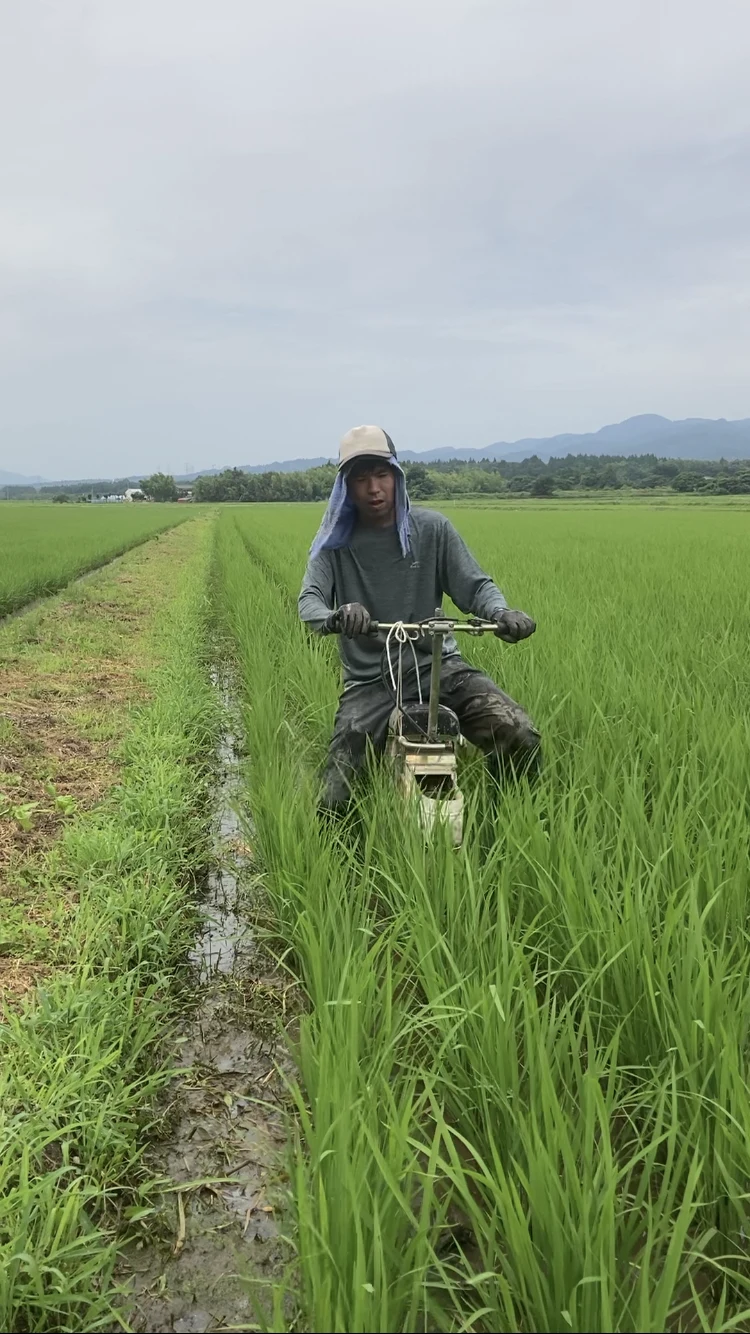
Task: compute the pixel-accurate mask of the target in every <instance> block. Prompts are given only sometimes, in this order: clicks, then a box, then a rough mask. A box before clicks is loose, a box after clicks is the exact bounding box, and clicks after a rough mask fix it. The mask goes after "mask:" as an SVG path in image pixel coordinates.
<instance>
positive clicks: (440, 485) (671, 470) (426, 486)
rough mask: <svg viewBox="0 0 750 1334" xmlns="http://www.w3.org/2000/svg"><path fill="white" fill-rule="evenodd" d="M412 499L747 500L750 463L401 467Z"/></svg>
mask: <svg viewBox="0 0 750 1334" xmlns="http://www.w3.org/2000/svg"><path fill="white" fill-rule="evenodd" d="M404 472H405V473H406V479H407V485H408V487H409V494H410V495H411V496H412V497H413V498H414V499H415V500H429V499H430V498H431V497H435V498H436V499H437V498H442V499H446V498H450V497H452V496H456V497H457V496H483V495H487V496H493V495H494V496H497V495H521V496H523V495H528V496H551V495H554V494H556V493H557V492H564V491H582V490H583V491H604V490H621V489H622V488H623V487H628V488H631V489H634V490H638V491H653V490H656V489H662V490H663V489H671V490H673V491H678V492H692V493H696V494H699V493H701V494H707V495H747V494H750V461H748V462H737V463H735V462H727V461H726V460H723V459H722V460H713V461H708V462H706V463H701V462H695V461H694V460H689V461H686V460H682V459H658V458H656V456H655V455H653V454H640V455H637V456H631V457H627V458H626V457H624V456H620V457H616V456H612V455H608V456H606V457H604V458H600V457H599V456H598V455H594V454H576V455H573V454H569V455H568V456H567V457H566V458H561V459H554V458H553V459H550V460H549V462H548V463H545V462H544V461H543V460H542V459H540V458H537V457H534V458H530V459H525V460H524V461H523V462H522V463H504V462H500V461H495V460H489V459H488V460H483V461H481V462H466V461H463V460H458V459H449V460H446V462H444V463H429V464H424V463H405V464H404ZM335 475H336V469H335V465H334V464H332V463H331V464H326V465H325V466H324V467H322V468H310V469H309V470H308V471H307V472H263V473H247V472H242V471H241V469H239V468H227V469H226V470H225V471H224V472H221V473H217V474H216V475H215V476H213V477H199V478H198V479H197V481H196V482H195V485H194V487H193V499H194V500H197V501H250V502H258V501H284V500H286V501H290V500H326V499H327V497H328V495H329V493H330V490H331V487H332V485H333V480H334V477H335Z"/></svg>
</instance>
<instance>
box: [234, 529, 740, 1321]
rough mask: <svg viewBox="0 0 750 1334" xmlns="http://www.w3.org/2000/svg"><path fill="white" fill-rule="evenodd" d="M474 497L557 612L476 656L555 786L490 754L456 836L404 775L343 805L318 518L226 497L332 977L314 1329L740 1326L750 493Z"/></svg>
mask: <svg viewBox="0 0 750 1334" xmlns="http://www.w3.org/2000/svg"><path fill="white" fill-rule="evenodd" d="M452 517H453V518H454V520H455V521H456V522H457V523H458V525H459V527H461V528H462V530H463V531H464V534H465V536H466V538H467V540H468V541H469V542H470V544H471V545H472V547H473V548H474V550H475V551H476V553H477V555H478V556H479V558H480V560H482V562H483V563H484V565H485V567H486V568H488V569H489V570H490V571H491V572H492V573H493V575H494V576H495V577H496V578H497V581H498V582H499V584H500V586H501V587H502V588H503V589H504V591H505V593H506V596H507V597H508V600H509V602H510V603H511V605H520V606H523V607H524V608H526V609H527V610H529V611H531V612H532V613H533V614H534V615H535V617H536V618H537V620H538V622H539V631H538V633H537V636H536V637H535V638H534V640H533V641H531V643H530V644H529V645H528V646H524V648H522V649H515V650H509V649H507V648H506V647H504V646H502V645H500V644H498V643H497V642H492V643H489V644H488V643H486V642H482V643H480V644H477V645H476V646H474V645H472V650H471V656H472V657H473V658H475V659H476V660H477V661H479V662H481V663H482V665H483V666H485V667H486V669H487V670H488V671H490V672H491V673H492V674H494V675H495V677H496V679H498V680H499V681H500V683H501V684H502V685H503V686H504V688H506V689H508V690H509V692H510V693H511V694H513V695H515V696H516V698H519V699H520V700H521V701H522V702H523V703H524V705H525V706H526V707H527V708H528V709H529V711H530V712H531V714H532V716H533V717H534V718H535V719H536V720H537V722H538V723H539V725H540V726H541V728H542V731H543V733H544V736H545V743H546V769H545V775H544V778H543V780H542V782H541V783H540V784H539V786H538V787H537V788H536V789H535V790H534V791H529V790H528V789H527V788H526V787H524V786H523V785H522V786H520V787H518V788H517V789H507V790H505V791H503V792H502V793H498V791H497V790H496V789H494V788H493V787H492V786H491V785H490V783H489V782H488V781H486V779H485V776H484V773H483V768H482V765H481V764H480V763H478V762H477V759H476V758H474V759H472V760H470V761H469V763H468V764H467V766H466V771H465V774H464V779H463V782H464V786H465V789H466V791H467V794H468V804H469V811H470V814H469V828H468V831H467V835H466V837H465V841H464V846H463V847H462V849H461V850H459V851H455V850H454V849H452V848H451V847H449V845H448V842H447V839H444V838H441V837H439V836H438V837H435V838H433V839H432V840H430V841H429V842H427V843H426V842H425V841H424V838H423V836H422V834H421V832H420V830H419V828H418V826H417V823H416V821H415V819H414V816H413V813H412V812H410V811H409V810H407V809H404V808H403V806H402V805H401V804H400V803H399V802H398V801H397V799H396V798H395V796H394V792H393V789H392V787H391V785H390V784H389V781H388V775H387V773H385V772H384V771H382V770H380V771H379V772H376V773H374V774H373V775H372V778H371V781H370V784H369V787H368V788H367V789H366V790H365V791H363V792H362V794H361V796H360V798H359V802H358V807H357V811H356V818H355V819H353V820H352V822H351V825H350V827H349V828H347V829H345V830H344V831H343V832H332V831H331V830H330V829H328V828H326V827H325V826H322V825H321V824H320V822H319V820H318V818H317V815H316V807H315V796H316V793H315V774H316V770H317V768H318V766H319V764H320V762H321V759H322V757H323V754H324V749H325V744H326V740H327V736H328V733H329V730H330V726H331V722H332V715H333V710H334V708H335V702H336V696H337V687H338V678H337V670H336V660H335V646H334V645H332V644H331V643H330V642H320V641H317V642H316V641H311V640H310V639H308V637H307V635H306V633H305V631H304V630H303V628H302V627H301V626H300V625H299V623H298V621H297V619H296V615H295V598H296V592H297V588H298V586H299V581H300V578H301V573H302V568H303V563H304V558H305V552H306V548H307V545H308V543H309V540H310V537H311V535H312V532H313V531H314V527H315V523H316V520H317V514H316V513H313V512H312V511H311V509H310V508H306V507H299V508H295V507H293V506H279V507H273V508H270V507H269V508H268V509H263V508H261V507H253V508H252V509H248V510H243V511H240V510H237V511H227V512H225V513H224V514H223V515H222V516H221V519H220V531H219V541H220V566H221V569H222V570H223V588H224V592H223V600H224V615H225V616H226V619H227V622H228V625H229V626H230V628H231V631H232V634H233V635H234V642H235V646H236V654H237V660H238V664H239V668H240V672H241V678H242V687H243V698H244V704H245V711H244V717H245V725H246V730H247V738H248V745H249V752H250V759H249V763H248V770H247V774H248V803H249V808H250V809H251V810H252V814H253V819H254V821H255V824H256V827H257V839H258V842H259V846H260V850H261V854H262V857H263V861H264V867H265V874H266V888H267V894H268V896H269V903H270V906H271V909H272V914H273V918H274V922H275V927H274V930H275V935H276V939H277V948H278V951H279V953H280V955H282V956H283V958H284V960H285V963H286V966H288V967H289V968H290V969H291V970H292V971H293V972H294V974H295V975H296V977H297V978H298V979H299V983H300V985H301V986H302V987H303V988H304V990H305V992H306V994H307V997H308V1000H309V1012H308V1014H307V1015H306V1017H305V1019H304V1020H303V1022H302V1025H301V1030H300V1035H299V1042H298V1047H297V1051H296V1055H297V1061H298V1069H299V1087H298V1089H297V1093H296V1097H297V1103H298V1121H297V1142H296V1149H295V1153H294V1159H293V1169H292V1170H293V1199H294V1207H295V1211H296V1243H297V1255H298V1273H297V1284H298V1292H299V1297H300V1302H301V1307H302V1313H303V1314H302V1316H301V1320H302V1323H303V1325H304V1326H305V1327H307V1328H311V1329H314V1330H322V1329H334V1330H395V1329H399V1330H417V1329H486V1330H496V1329H500V1330H508V1331H510V1330H515V1329H521V1330H531V1329H539V1330H559V1329H564V1328H570V1329H574V1330H587V1331H588V1330H592V1331H593V1330H663V1329H671V1330H679V1329H684V1330H688V1329H706V1330H717V1331H718V1330H729V1329H736V1328H745V1327H747V1324H748V1321H750V1311H749V1310H748V1308H749V1307H750V1292H749V1288H750V1266H748V1260H747V1240H746V1238H747V1233H748V1231H749V1230H750V1223H749V1222H748V1186H749V1184H750V1150H749V1149H748V1144H749V1143H750V1140H749V1139H748V1130H749V1129H750V1126H748V1119H749V1113H748V1107H750V1099H749V1098H748V1092H749V1090H748V1086H747V1070H746V1054H747V1049H748V1036H749V1032H750V984H749V983H748V967H747V958H748V913H747V890H748V879H749V876H748V864H749V859H748V854H749V852H750V847H749V833H748V831H749V830H750V823H749V821H748V816H749V815H750V802H749V798H748V794H749V793H750V668H749V667H748V655H747V636H748V628H749V626H748V604H747V593H746V578H747V576H746V570H747V568H748V564H749V560H748V558H749V557H750V522H749V521H748V516H747V515H746V514H742V513H732V514H730V513H722V514H718V513H711V512H710V511H703V512H701V511H691V512H684V511H680V510H670V511H667V512H663V513H654V512H648V511H644V510H638V509H627V508H624V507H623V508H620V509H618V510H612V511H588V512H574V511H566V510H558V511H554V512H552V511H543V510H536V511H535V510H532V509H526V510H523V511H514V512H508V511H502V510H499V509H498V510H476V509H475V510H467V511H465V512H464V511H461V510H460V509H459V508H456V509H455V511H454V512H453V513H452Z"/></svg>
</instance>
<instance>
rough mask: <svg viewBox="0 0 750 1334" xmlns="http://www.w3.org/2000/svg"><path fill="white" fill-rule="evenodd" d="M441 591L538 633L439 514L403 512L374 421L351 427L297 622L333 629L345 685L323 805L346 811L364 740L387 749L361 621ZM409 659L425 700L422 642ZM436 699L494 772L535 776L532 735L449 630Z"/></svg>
mask: <svg viewBox="0 0 750 1334" xmlns="http://www.w3.org/2000/svg"><path fill="white" fill-rule="evenodd" d="M444 593H447V594H448V595H449V596H450V597H451V598H452V599H453V601H454V602H455V604H456V606H457V607H460V609H461V611H463V612H465V613H467V614H473V615H477V616H481V617H482V619H484V620H491V621H494V622H495V623H496V625H497V629H496V631H495V634H496V635H498V637H499V638H500V639H503V640H505V642H506V643H508V644H515V643H517V642H518V641H519V640H520V639H526V638H528V636H529V635H532V634H533V633H534V631H535V629H536V624H535V622H534V621H533V620H532V619H531V617H530V616H527V615H526V613H525V612H522V611H511V610H510V609H509V607H508V605H507V603H506V601H505V598H504V597H503V595H502V593H501V592H500V590H499V588H497V587H496V585H495V584H494V583H493V582H492V580H491V579H490V577H489V575H487V574H484V572H483V571H482V570H481V569H480V567H479V565H478V564H477V562H476V561H475V560H474V557H473V556H472V555H471V553H470V551H469V550H468V548H467V547H466V545H465V543H464V541H463V539H462V538H461V537H460V536H459V534H458V533H457V532H456V529H455V528H454V527H453V525H452V524H451V523H450V522H449V520H448V519H446V517H445V515H443V514H439V513H437V511H435V510H428V509H421V508H420V509H417V510H411V509H410V506H409V498H408V496H407V493H406V482H405V478H404V474H403V472H402V470H401V467H400V465H399V464H398V462H397V459H396V451H395V449H394V447H393V441H392V440H391V438H390V436H388V435H386V433H385V431H383V430H382V429H381V428H380V427H379V426H355V427H354V429H353V430H351V431H349V432H348V434H347V435H345V436H344V437H343V439H342V441H341V446H340V450H339V468H338V473H337V476H336V481H335V483H334V486H333V490H332V492H331V496H330V500H329V502H328V508H327V510H326V513H325V515H324V517H323V522H322V523H321V525H320V529H319V530H318V534H317V536H316V538H315V541H314V542H313V544H312V547H311V548H310V559H309V563H308V566H307V570H306V572H305V577H304V580H303V583H302V591H301V592H300V596H299V614H300V617H301V618H302V620H303V621H304V622H305V623H306V624H307V625H309V626H310V628H311V629H312V630H314V631H317V632H318V633H319V634H327V633H331V631H332V630H333V629H334V627H335V628H340V630H341V641H340V648H341V658H342V663H343V669H344V691H343V694H342V696H341V700H340V702H339V708H338V713H337V714H336V722H335V725H334V730H333V737H332V740H331V744H330V749H329V752H328V759H327V762H326V766H325V771H324V776H323V798H322V805H323V808H324V809H327V810H331V811H337V810H343V809H344V808H345V807H346V805H347V804H348V801H349V798H350V795H351V789H352V784H353V782H354V780H355V778H356V777H357V775H358V773H359V772H360V770H361V768H362V764H363V761H364V759H365V756H366V754H367V746H368V742H371V743H372V745H373V747H374V749H375V751H376V752H379V751H382V750H383V748H384V745H385V740H386V735H387V731H388V719H389V717H390V714H391V711H392V709H393V698H392V696H391V695H390V694H389V693H388V691H387V690H386V688H385V686H384V684H383V681H382V677H381V657H382V653H383V640H382V637H381V638H379V637H378V636H376V635H368V633H367V632H368V629H369V626H370V622H371V621H372V620H376V621H407V622H415V621H423V620H427V619H429V617H431V616H434V615H435V610H436V608H439V607H440V605H441V602H442V598H443V594H444ZM417 656H418V662H419V669H420V675H421V677H422V680H423V681H424V683H425V685H424V693H425V697H426V695H427V689H428V687H427V682H428V681H429V670H430V648H429V641H427V643H426V644H424V645H423V644H421V643H420V644H418V645H417ZM409 657H410V658H411V653H410V654H409ZM413 691H416V673H415V674H414V679H413ZM413 697H416V695H415V694H414V696H413ZM440 699H441V703H443V704H446V705H447V706H448V707H449V708H451V709H453V711H454V712H455V713H456V714H457V716H458V720H459V722H460V724H461V731H462V732H463V734H464V736H465V737H466V738H467V739H468V740H469V741H471V742H473V744H474V745H476V746H478V747H479V748H480V749H481V750H482V751H484V753H485V755H486V756H487V757H488V763H489V765H490V767H491V769H492V770H493V771H494V772H495V774H496V776H497V777H498V778H500V777H502V776H504V775H505V774H507V773H508V772H512V773H515V774H520V773H526V774H529V775H533V774H535V773H536V772H537V771H538V769H539V765H540V762H541V751H540V736H539V733H538V732H537V730H536V728H535V727H534V725H533V723H532V722H531V720H530V719H529V718H528V717H527V715H526V714H525V713H524V711H523V709H522V708H521V707H520V706H519V705H518V704H516V703H515V702H514V700H512V699H511V698H510V696H508V695H506V694H504V693H503V691H502V690H500V689H499V687H498V686H497V685H496V684H495V682H494V681H492V680H491V679H490V678H489V677H488V676H485V675H484V673H483V672H481V671H479V670H478V669H477V668H476V667H472V666H470V665H469V663H467V662H465V661H464V659H463V658H462V657H461V656H460V654H459V652H458V646H457V644H456V640H455V638H454V637H453V636H452V635H450V636H446V638H445V640H444V644H443V666H442V672H441V678H440Z"/></svg>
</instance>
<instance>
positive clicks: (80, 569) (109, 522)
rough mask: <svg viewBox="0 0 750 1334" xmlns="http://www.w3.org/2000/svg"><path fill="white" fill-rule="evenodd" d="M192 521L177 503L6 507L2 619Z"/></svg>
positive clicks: (0, 513) (0, 566) (1, 528)
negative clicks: (160, 535)
mask: <svg viewBox="0 0 750 1334" xmlns="http://www.w3.org/2000/svg"><path fill="white" fill-rule="evenodd" d="M187 517H188V515H187V514H186V513H185V511H184V508H183V509H180V508H178V507H177V506H176V505H59V506H58V505H55V506H52V505H33V504H29V505H24V504H16V503H13V504H5V505H0V616H6V615H7V614H8V613H9V612H12V611H16V610H17V609H18V608H19V607H23V606H25V604H26V603H27V602H31V601H32V600H33V599H34V598H38V597H45V596H47V595H48V594H49V593H54V592H56V591H57V589H59V588H64V586H65V584H67V583H69V581H70V580H71V579H74V578H75V577H76V575H79V574H83V573H85V571H87V570H92V569H96V567H97V566H99V565H104V564H105V563H106V562H107V561H108V560H112V558H113V557H114V556H119V555H121V554H122V552H124V551H127V550H128V549H129V548H130V547H133V546H137V545H138V543H139V542H145V541H147V540H148V539H149V538H151V537H154V536H155V534H156V533H160V532H163V531H164V529H166V528H172V527H174V525H175V524H177V523H182V522H183V521H184V520H185V519H186V518H187Z"/></svg>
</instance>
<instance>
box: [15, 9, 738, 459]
mask: <svg viewBox="0 0 750 1334" xmlns="http://www.w3.org/2000/svg"><path fill="white" fill-rule="evenodd" d="M4 24H6V26H7V32H6V33H5V40H4V44H3V47H2V50H1V51H0V113H1V114H0V154H2V162H3V186H4V188H3V200H2V204H0V467H3V466H6V467H7V466H9V463H10V464H12V466H13V467H14V468H16V467H18V466H19V463H18V460H19V457H23V458H24V459H25V460H27V468H28V471H29V472H32V471H39V472H43V473H45V474H47V475H60V474H65V475H74V474H76V473H84V474H86V473H91V472H96V473H105V474H109V473H119V472H123V471H125V470H129V469H137V468H151V467H154V466H163V467H166V468H170V469H171V468H182V467H183V466H184V463H185V462H186V461H191V462H193V463H195V464H196V466H197V465H204V464H210V463H221V462H224V461H228V462H253V461H256V462H257V461H262V460H264V459H265V460H267V459H271V458H278V457H283V456H285V455H286V456H287V457H290V456H297V455H299V454H300V453H305V452H310V453H316V454H317V453H321V452H322V453H325V452H328V450H329V449H331V448H332V447H333V446H334V444H335V441H336V439H337V437H338V435H339V434H340V433H341V432H342V431H343V430H344V429H346V428H347V426H348V425H350V424H351V423H352V422H353V421H357V420H371V419H372V420H382V421H384V423H385V424H386V425H387V427H388V429H389V430H390V431H391V433H392V434H393V436H394V438H396V439H397V441H398V440H401V441H402V442H403V443H404V445H407V444H408V445H409V446H410V447H415V448H421V447H429V446H431V445H442V444H460V445H481V444H483V443H487V442H489V441H491V440H493V439H498V438H505V439H512V438H514V437H517V436H524V435H531V434H535V435H536V434H545V433H553V432H555V431H558V430H565V429H571V430H576V429H592V428H596V427H597V426H599V425H601V424H602V422H603V421H608V420H614V419H617V418H618V417H621V416H625V415H628V414H630V413H636V412H640V411H661V412H664V413H665V414H667V415H675V416H679V415H716V416H740V415H750V395H749V392H748V390H747V388H746V374H745V373H744V372H743V367H744V366H746V365H747V358H748V342H749V341H750V247H749V245H748V240H747V238H748V236H749V235H750V232H749V231H748V222H750V174H749V173H748V164H749V162H750V94H748V91H747V80H746V73H745V68H744V60H743V52H744V51H746V49H747V39H748V36H750V14H747V13H746V12H745V11H744V10H743V9H742V8H741V7H738V6H737V5H736V4H735V3H734V0H716V2H715V3H714V5H713V6H712V7H711V8H710V9H709V7H707V6H705V5H704V4H703V3H702V0H700V2H699V0H679V3H677V2H676V0H665V2H663V3H661V4H659V5H654V4H653V3H648V4H646V3H634V2H633V0H629V3H627V4H625V3H622V2H620V0H618V2H617V3H613V4H610V5H602V4H601V3H600V0H572V2H571V3H569V4H567V5H564V6H563V5H560V4H558V3H557V0H523V2H522V0H504V2H503V3H494V2H493V3H467V0H462V2H461V3H459V0H452V2H451V3H446V2H445V0H433V2H432V3H428V2H427V0H398V3H396V0H382V2H381V3H378V4H377V5H375V4H371V3H363V4H360V5H351V4H350V3H344V2H343V0H319V3H318V4H317V5H316V6H311V5H309V4H307V3H303V0H281V2H280V3H277V4H276V5H275V6H273V7H262V6H259V5H252V6H251V5H247V4H246V3H245V2H244V0H214V3H213V4H210V5H209V4H208V3H206V0H200V3H198V2H197V0H148V2H147V3H145V2H143V0H130V3H129V4H128V5H122V4H120V3H119V2H118V0H97V3H96V4H93V3H89V2H88V0H85V2H84V0H78V3H71V4H70V5H66V6H60V5H57V4H56V3H54V0H28V2H27V3H26V4H24V5H23V6H17V7H15V9H14V10H13V11H12V12H11V15H10V17H9V18H7V19H6V20H4Z"/></svg>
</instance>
